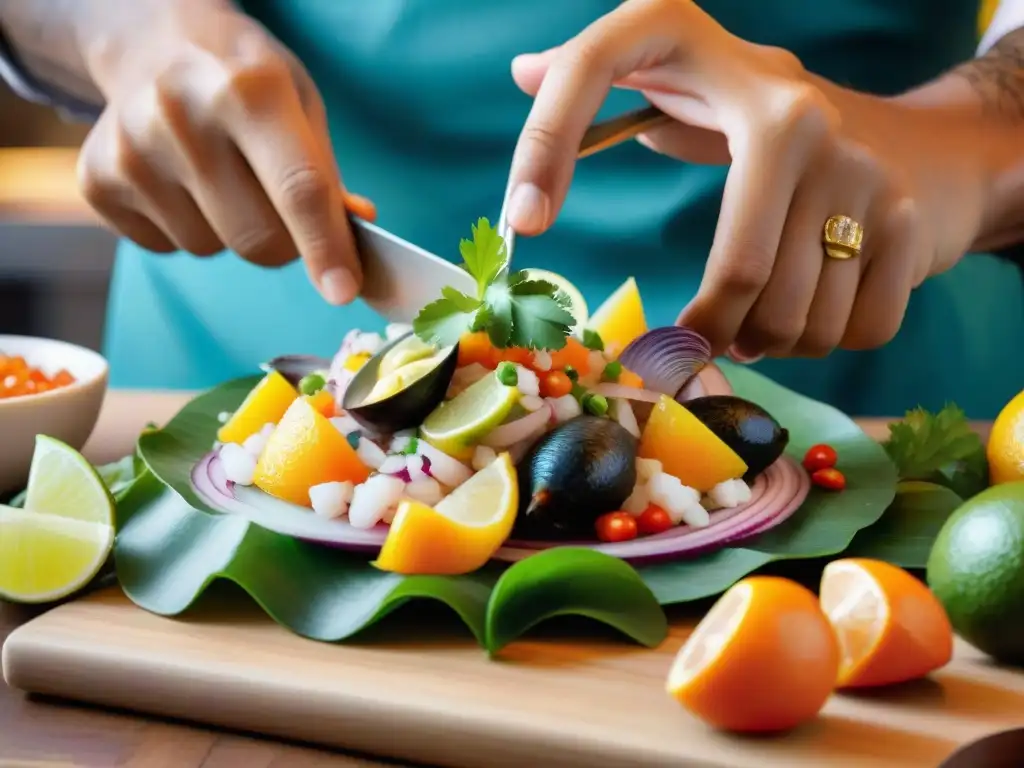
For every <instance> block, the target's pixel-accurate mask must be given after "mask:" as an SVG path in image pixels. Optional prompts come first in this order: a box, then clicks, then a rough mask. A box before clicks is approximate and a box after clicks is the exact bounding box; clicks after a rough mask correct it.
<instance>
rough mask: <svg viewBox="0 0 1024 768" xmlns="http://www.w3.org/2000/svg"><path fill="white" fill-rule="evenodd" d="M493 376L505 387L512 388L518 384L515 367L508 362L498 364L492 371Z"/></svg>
mask: <svg viewBox="0 0 1024 768" xmlns="http://www.w3.org/2000/svg"><path fill="white" fill-rule="evenodd" d="M494 374H495V375H496V376H497V377H498V381H500V382H501V383H502V384H504V385H505V386H506V387H514V386H516V384H518V383H519V374H518V373H517V372H516V367H515V366H514V365H513V364H512V363H510V362H508V360H504V361H502V362H501V363H499V364H498V367H497V368H495V369H494Z"/></svg>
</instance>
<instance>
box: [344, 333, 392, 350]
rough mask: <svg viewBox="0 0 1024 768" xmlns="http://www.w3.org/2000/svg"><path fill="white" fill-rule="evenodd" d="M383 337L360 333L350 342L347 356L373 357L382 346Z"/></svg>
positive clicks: (375, 334) (376, 334)
mask: <svg viewBox="0 0 1024 768" xmlns="http://www.w3.org/2000/svg"><path fill="white" fill-rule="evenodd" d="M384 343H385V342H384V337H383V336H381V335H380V334H379V333H373V332H372V331H371V332H366V333H360V334H359V335H358V336H356V338H355V339H354V340H353V341H352V346H351V348H350V350H349V354H353V355H358V354H366V355H375V354H377V353H378V352H380V350H381V347H383V346H384Z"/></svg>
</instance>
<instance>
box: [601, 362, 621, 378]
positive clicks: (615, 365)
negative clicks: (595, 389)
mask: <svg viewBox="0 0 1024 768" xmlns="http://www.w3.org/2000/svg"><path fill="white" fill-rule="evenodd" d="M621 375H622V363H620V362H619V361H618V360H612V361H611V362H610V363H608V365H606V366H605V367H604V371H603V372H602V373H601V378H602V379H603V380H604V381H612V382H614V381H618V380H619V376H621Z"/></svg>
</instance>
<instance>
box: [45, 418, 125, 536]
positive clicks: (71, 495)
mask: <svg viewBox="0 0 1024 768" xmlns="http://www.w3.org/2000/svg"><path fill="white" fill-rule="evenodd" d="M25 509H26V510H28V511H30V512H40V513H43V514H47V515H57V516H58V517H69V518H72V519H74V520H82V521H84V522H87V523H101V524H103V525H110V526H112V525H113V524H114V500H113V499H111V498H110V492H109V491H107V486H105V485H104V484H103V480H102V479H101V478H100V476H99V474H98V473H97V472H96V470H95V469H94V468H93V466H92V465H91V464H90V463H89V462H88V461H86V460H85V457H84V456H82V454H80V453H79V452H78V451H76V450H75V449H74V448H72V447H71V446H70V445H66V444H65V443H62V442H61V441H60V440H55V439H54V438H52V437H47V436H46V435H37V436H36V448H35V452H34V453H33V454H32V468H31V469H30V470H29V474H28V489H27V491H26V495H25Z"/></svg>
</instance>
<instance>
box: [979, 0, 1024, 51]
mask: <svg viewBox="0 0 1024 768" xmlns="http://www.w3.org/2000/svg"><path fill="white" fill-rule="evenodd" d="M1022 27H1024V0H1000V2H999V6H998V7H997V8H996V12H995V15H994V16H993V17H992V23H991V24H989V27H988V29H987V30H986V31H985V35H984V36H983V37H982V38H981V43H980V44H979V45H978V55H979V56H982V55H984V54H986V53H987V52H988V50H989V49H990V48H991V47H992V46H993V45H995V44H996V43H998V42H999V40H1000V39H1002V38H1003V37H1006V35H1008V34H1010V33H1011V32H1013V31H1015V30H1018V29H1021V28H1022Z"/></svg>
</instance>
